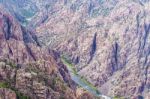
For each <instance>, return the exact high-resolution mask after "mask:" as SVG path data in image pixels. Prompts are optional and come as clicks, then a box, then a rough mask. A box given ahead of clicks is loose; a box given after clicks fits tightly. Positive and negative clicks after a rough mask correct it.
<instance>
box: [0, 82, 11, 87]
mask: <svg viewBox="0 0 150 99" xmlns="http://www.w3.org/2000/svg"><path fill="white" fill-rule="evenodd" d="M9 87H10V85H9V83H6V82H0V88H9Z"/></svg>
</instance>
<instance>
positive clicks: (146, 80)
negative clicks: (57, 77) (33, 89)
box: [0, 0, 150, 99]
mask: <svg viewBox="0 0 150 99" xmlns="http://www.w3.org/2000/svg"><path fill="white" fill-rule="evenodd" d="M20 2H21V1H20ZM32 2H34V4H35V5H36V7H37V8H39V9H40V10H38V12H37V13H38V14H36V15H35V16H34V18H33V19H32V20H30V21H29V24H28V25H27V27H30V28H33V29H35V31H36V34H34V33H33V32H32V33H33V34H32V35H31V34H28V32H27V30H26V29H24V28H23V27H22V28H18V26H13V27H10V26H11V23H8V25H6V26H5V28H2V29H1V31H2V32H0V34H1V36H0V37H1V38H2V39H0V40H1V42H2V43H1V42H0V46H1V47H2V48H7V49H2V50H0V52H1V53H0V54H1V56H3V57H9V58H10V59H14V60H15V62H17V63H22V61H23V62H26V61H27V62H30V61H37V60H39V59H41V57H42V58H43V59H45V60H46V61H51V60H52V59H51V58H47V57H50V56H47V55H48V53H49V51H45V49H41V48H39V47H36V46H35V44H36V45H38V46H39V45H42V46H46V47H49V48H52V49H53V50H55V51H57V52H59V53H61V54H64V55H65V56H66V57H67V58H68V59H70V60H71V62H72V63H74V65H75V67H76V69H77V70H78V73H79V74H80V75H82V76H84V77H85V78H86V79H88V80H89V81H90V82H91V83H92V84H94V85H95V86H96V87H97V88H99V90H100V91H101V92H102V93H104V94H106V95H108V96H111V97H115V96H117V97H124V98H131V99H132V98H133V99H134V98H135V99H136V98H145V99H149V97H150V55H149V54H150V51H149V49H150V35H149V34H150V17H149V15H150V9H149V7H150V1H149V0H45V2H43V0H42V1H41V0H36V2H35V0H32ZM26 4H28V5H30V3H26ZM15 12H17V11H15ZM5 20H6V23H7V18H5ZM1 23H2V21H1V22H0V25H1ZM1 26H3V25H1ZM7 28H11V29H10V30H8V29H7ZM15 28H17V29H16V32H11V31H12V30H15ZM19 31H23V32H24V33H22V32H19ZM18 32H19V34H18ZM15 33H17V35H16V34H15ZM3 34H5V36H4V35H3ZM10 34H11V35H10ZM34 35H37V38H34ZM4 38H5V39H4ZM12 38H13V39H12ZM29 38H30V39H29ZM16 39H17V41H16ZM36 39H38V41H36ZM5 40H6V41H7V42H3V41H5ZM10 41H11V42H12V41H13V43H11V42H10ZM18 42H21V43H18ZM24 42H25V45H24ZM33 43H34V44H33ZM12 45H13V46H12ZM18 47H19V48H18ZM11 49H18V50H19V51H18V50H11ZM33 50H34V51H33ZM42 50H44V51H42ZM18 52H19V53H18ZM43 52H44V53H46V54H43ZM7 53H9V54H7ZM12 56H13V57H12ZM14 57H15V58H14ZM58 60H59V59H58ZM54 63H55V62H54ZM60 66H62V67H63V65H60ZM46 67H47V65H46ZM55 67H56V66H54V67H53V68H54V70H55V69H56V70H57V68H55ZM41 69H42V70H43V71H44V70H45V67H44V68H43V67H42V68H41ZM59 70H61V68H59ZM64 70H65V69H64ZM46 71H47V72H48V73H51V72H52V69H51V68H50V69H46ZM61 73H62V72H61ZM63 73H64V72H63ZM28 76H29V77H30V75H28ZM66 78H68V77H66ZM43 91H44V90H43Z"/></svg>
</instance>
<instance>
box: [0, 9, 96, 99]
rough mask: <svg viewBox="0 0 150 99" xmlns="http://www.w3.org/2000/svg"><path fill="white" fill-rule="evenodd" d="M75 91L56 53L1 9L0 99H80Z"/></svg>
mask: <svg viewBox="0 0 150 99" xmlns="http://www.w3.org/2000/svg"><path fill="white" fill-rule="evenodd" d="M76 90H77V86H76V84H75V83H74V82H73V81H72V80H71V78H70V75H69V73H68V70H67V68H66V66H65V65H64V64H63V63H62V62H61V59H60V56H59V54H58V53H57V52H54V51H53V50H51V49H48V48H43V47H41V45H40V44H39V42H38V40H37V37H36V35H35V32H34V31H30V30H27V29H26V28H25V27H23V26H21V25H20V24H19V23H18V22H17V21H16V20H15V19H14V18H13V17H12V16H11V15H10V14H9V13H8V12H6V11H5V10H4V9H3V8H2V7H1V8H0V99H83V98H82V95H83V96H84V94H81V95H77V94H76ZM86 94H88V95H90V93H88V92H87V93H86ZM80 97H81V98H80ZM84 97H85V96H84ZM91 97H92V99H94V96H93V95H91ZM86 98H87V99H89V98H88V97H86ZM90 99H91V98H90Z"/></svg>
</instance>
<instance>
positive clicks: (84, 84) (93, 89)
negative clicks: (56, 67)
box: [61, 56, 112, 99]
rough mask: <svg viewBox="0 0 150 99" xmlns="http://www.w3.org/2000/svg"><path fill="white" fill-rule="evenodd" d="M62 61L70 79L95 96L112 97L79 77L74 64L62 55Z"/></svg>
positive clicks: (107, 98) (106, 98)
mask: <svg viewBox="0 0 150 99" xmlns="http://www.w3.org/2000/svg"><path fill="white" fill-rule="evenodd" d="M61 60H62V62H63V63H64V64H65V65H66V66H67V68H68V70H69V73H70V75H71V79H72V80H73V81H74V82H75V83H76V84H78V85H79V86H80V87H82V88H83V89H85V90H87V91H89V92H90V93H92V94H93V95H95V96H97V97H102V98H104V99H112V98H110V97H108V96H106V95H103V94H102V93H100V92H99V91H98V90H97V88H96V87H94V86H93V85H92V84H91V83H90V82H88V81H87V80H86V79H85V78H83V77H81V76H80V75H79V74H78V73H77V72H76V69H75V68H74V66H73V65H72V64H71V63H70V62H69V61H68V60H67V59H66V58H65V57H64V56H62V57H61Z"/></svg>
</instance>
